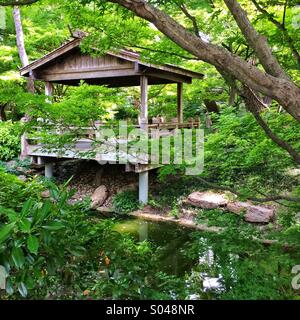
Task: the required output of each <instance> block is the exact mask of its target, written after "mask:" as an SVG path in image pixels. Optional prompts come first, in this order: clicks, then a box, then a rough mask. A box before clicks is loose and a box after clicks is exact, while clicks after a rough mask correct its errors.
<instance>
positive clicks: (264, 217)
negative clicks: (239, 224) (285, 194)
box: [227, 201, 275, 223]
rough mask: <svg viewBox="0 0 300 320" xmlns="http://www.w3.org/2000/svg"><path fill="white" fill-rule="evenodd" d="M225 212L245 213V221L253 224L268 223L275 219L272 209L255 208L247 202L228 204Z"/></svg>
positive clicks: (264, 207)
mask: <svg viewBox="0 0 300 320" xmlns="http://www.w3.org/2000/svg"><path fill="white" fill-rule="evenodd" d="M227 210H228V211H230V212H233V213H236V214H241V213H242V212H244V211H245V212H246V214H245V216H244V218H245V221H247V222H253V223H268V222H270V221H272V220H273V219H274V217H275V209H274V208H269V207H266V206H256V205H253V204H252V203H249V202H240V201H237V202H230V203H228V204H227Z"/></svg>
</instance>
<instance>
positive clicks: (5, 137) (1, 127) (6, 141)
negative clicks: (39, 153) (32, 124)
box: [0, 121, 22, 161]
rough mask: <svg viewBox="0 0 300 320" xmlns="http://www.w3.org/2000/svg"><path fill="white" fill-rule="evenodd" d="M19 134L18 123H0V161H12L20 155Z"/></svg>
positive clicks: (20, 127) (19, 127)
mask: <svg viewBox="0 0 300 320" xmlns="http://www.w3.org/2000/svg"><path fill="white" fill-rule="evenodd" d="M21 132H22V126H21V125H19V124H18V123H12V122H11V121H8V122H0V160H3V161H8V160H12V159H13V158H16V157H17V156H18V155H19V154H20V150H21Z"/></svg>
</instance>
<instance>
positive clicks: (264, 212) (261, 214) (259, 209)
mask: <svg viewBox="0 0 300 320" xmlns="http://www.w3.org/2000/svg"><path fill="white" fill-rule="evenodd" d="M274 217H275V209H274V208H269V207H265V206H250V207H249V208H248V209H247V213H246V214H245V220H246V221H248V222H254V223H268V222H270V221H272V220H273V219H274Z"/></svg>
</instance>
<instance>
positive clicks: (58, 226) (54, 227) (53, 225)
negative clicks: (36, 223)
mask: <svg viewBox="0 0 300 320" xmlns="http://www.w3.org/2000/svg"><path fill="white" fill-rule="evenodd" d="M43 228H44V229H46V230H51V231H57V230H60V229H63V228H65V226H64V224H63V223H61V222H59V221H54V222H51V223H50V224H48V225H46V226H43Z"/></svg>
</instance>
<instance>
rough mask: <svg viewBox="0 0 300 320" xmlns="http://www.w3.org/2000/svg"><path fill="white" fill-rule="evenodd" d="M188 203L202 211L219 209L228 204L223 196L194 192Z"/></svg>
mask: <svg viewBox="0 0 300 320" xmlns="http://www.w3.org/2000/svg"><path fill="white" fill-rule="evenodd" d="M187 202H188V203H189V204H191V205H193V206H195V207H199V208H202V209H217V208H219V207H223V206H225V205H226V204H227V203H228V200H227V199H226V198H225V196H224V195H223V194H220V193H213V192H193V193H192V194H190V195H189V196H188V200H187Z"/></svg>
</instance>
